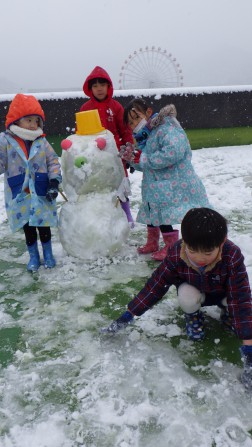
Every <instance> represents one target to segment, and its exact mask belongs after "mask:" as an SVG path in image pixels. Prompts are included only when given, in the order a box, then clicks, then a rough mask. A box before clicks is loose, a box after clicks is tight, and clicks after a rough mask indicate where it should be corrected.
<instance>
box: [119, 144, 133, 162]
mask: <svg viewBox="0 0 252 447" xmlns="http://www.w3.org/2000/svg"><path fill="white" fill-rule="evenodd" d="M135 149H136V148H135V145H134V144H131V143H126V146H121V150H120V156H121V158H122V159H123V160H125V161H128V162H131V161H132V159H133V157H134V151H135Z"/></svg>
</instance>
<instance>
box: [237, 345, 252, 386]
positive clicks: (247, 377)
mask: <svg viewBox="0 0 252 447" xmlns="http://www.w3.org/2000/svg"><path fill="white" fill-rule="evenodd" d="M240 352H241V357H242V361H243V363H244V365H243V372H242V374H241V382H242V384H243V385H244V387H245V388H246V390H248V391H249V392H250V393H252V346H248V345H243V346H241V347H240Z"/></svg>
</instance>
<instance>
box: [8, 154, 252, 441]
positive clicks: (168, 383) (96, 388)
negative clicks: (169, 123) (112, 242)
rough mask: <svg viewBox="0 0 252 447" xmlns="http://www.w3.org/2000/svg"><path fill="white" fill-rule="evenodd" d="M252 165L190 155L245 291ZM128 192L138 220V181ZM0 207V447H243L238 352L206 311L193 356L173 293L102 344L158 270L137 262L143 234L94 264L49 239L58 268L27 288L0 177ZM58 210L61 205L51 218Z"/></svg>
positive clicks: (251, 423)
mask: <svg viewBox="0 0 252 447" xmlns="http://www.w3.org/2000/svg"><path fill="white" fill-rule="evenodd" d="M251 155H252V146H239V147H224V148H211V149H201V150H198V151H194V152H193V164H194V166H195V169H196V172H197V173H198V175H200V177H201V178H202V180H203V182H204V184H205V187H206V189H207V192H208V195H209V199H210V201H211V203H212V205H213V206H214V207H215V208H216V209H217V210H218V211H219V212H221V213H222V214H223V215H224V216H225V217H226V218H227V219H228V220H229V238H230V239H232V240H234V241H235V243H237V244H238V245H239V246H240V247H241V249H242V251H243V253H244V255H245V261H246V265H247V268H248V273H249V276H250V280H251V282H252V248H251V247H252V241H251V238H252V223H251V217H252V195H251V189H250V188H246V185H245V183H244V180H243V179H244V177H245V176H247V175H249V174H250V173H252V156H251ZM130 180H131V185H132V191H133V196H132V198H131V202H132V205H133V212H134V215H135V216H136V213H137V210H138V207H139V202H140V200H141V197H140V185H141V174H139V173H136V172H135V173H134V174H132V175H131V176H130ZM0 197H1V200H0V211H1V214H0V216H1V217H0V220H1V226H0V236H1V237H0V278H1V283H0V323H1V329H0V337H1V341H0V347H1V354H0V355H2V359H4V358H5V357H4V356H5V354H6V356H7V357H6V358H7V360H6V362H5V363H4V365H3V366H2V367H1V368H0V446H1V447H14V446H15V447H31V446H34V447H77V446H78V447H130V446H133V447H156V446H159V447H167V446H169V447H192V446H194V447H195V446H200V447H203V446H204V447H212V446H215V447H232V446H238V445H240V446H244V447H248V446H252V438H251V434H249V431H250V432H251V430H252V419H251V404H252V398H251V396H247V394H246V392H245V391H244V389H243V387H242V385H241V384H240V383H239V380H238V379H237V376H238V374H239V372H240V370H241V363H239V354H238V353H237V351H238V343H237V340H236V339H235V337H233V336H232V335H231V336H230V335H228V334H227V333H226V332H224V330H223V329H222V328H221V326H220V324H219V322H218V321H215V320H216V319H218V315H217V311H216V310H215V309H212V314H211V312H210V315H212V317H213V319H211V320H210V321H209V327H212V329H213V331H214V334H212V335H210V333H209V334H208V335H207V340H206V341H204V342H203V343H201V344H196V345H195V344H193V343H192V342H190V341H188V340H187V339H186V337H185V334H184V331H183V322H182V317H181V315H180V313H179V310H178V307H177V302H176V297H175V293H174V291H173V290H171V292H170V293H169V294H168V296H167V297H166V298H164V299H163V300H162V302H161V303H159V305H157V306H156V307H155V308H153V309H152V310H150V311H149V312H147V313H145V314H144V315H143V316H142V317H141V318H139V319H137V320H136V322H135V324H134V325H133V326H131V327H129V328H127V329H126V330H125V331H122V332H121V333H119V334H117V335H116V336H112V337H110V336H106V335H102V336H101V335H100V333H99V328H101V327H102V326H104V325H107V324H108V323H109V322H110V321H111V320H112V318H114V317H117V316H118V315H119V314H120V313H121V312H122V310H124V308H125V305H126V303H127V302H128V301H129V300H130V299H131V298H132V296H133V295H134V294H135V293H136V292H137V291H138V290H139V289H140V287H142V285H143V284H144V282H145V280H146V278H147V277H148V276H149V275H150V274H151V272H152V271H153V269H154V267H155V265H156V264H154V263H153V262H150V257H149V256H142V257H141V256H138V255H137V253H136V244H138V243H142V242H143V241H144V239H145V228H144V227H143V226H141V225H136V227H135V229H134V230H133V231H131V233H130V237H129V241H128V244H127V245H126V246H125V247H124V249H123V251H122V252H121V253H119V254H118V255H117V256H115V257H114V258H113V259H108V258H100V259H98V260H96V261H93V262H92V263H91V262H90V263H88V262H87V263H83V261H79V260H77V259H75V258H73V257H70V256H67V254H66V253H64V250H63V248H62V246H61V244H60V242H59V238H58V234H57V230H55V229H54V230H53V249H54V253H55V255H56V259H57V267H56V268H55V269H53V270H51V271H45V270H44V269H43V267H41V268H40V271H39V276H38V278H37V279H34V278H32V276H31V275H30V274H28V273H27V272H26V263H27V260H28V256H27V254H26V252H25V243H24V236H23V234H22V232H20V233H16V234H14V235H13V234H11V233H10V230H9V227H8V223H7V221H6V214H5V210H4V200H3V176H2V177H0ZM63 203H64V202H63V199H62V197H59V199H58V205H59V209H60V207H61V206H63ZM177 228H179V226H178V227H177ZM104 237H106V230H105V231H104ZM8 331H9V332H8ZM209 332H210V331H209ZM8 334H9V337H10V338H9V339H8ZM15 336H16V338H17V344H15V343H14V342H13V340H14V339H15ZM4 340H7V341H8V340H10V342H9V343H10V345H9V346H8V345H6V346H5V345H4ZM11 340H12V342H11ZM6 343H7V342H6ZM11 343H12V344H11ZM222 346H223V347H224V348H225V349H226V350H227V351H230V352H231V353H233V356H234V361H233V362H232V361H226V360H225V352H224V351H223V349H224V348H223V349H222V348H221V347H222ZM12 348H13V349H14V355H13V357H12V358H11V349H12ZM204 349H205V353H204ZM208 350H209V352H210V354H209V355H208V353H207V352H206V351H208ZM5 351H6V352H5ZM230 352H229V354H230ZM8 356H9V357H8Z"/></svg>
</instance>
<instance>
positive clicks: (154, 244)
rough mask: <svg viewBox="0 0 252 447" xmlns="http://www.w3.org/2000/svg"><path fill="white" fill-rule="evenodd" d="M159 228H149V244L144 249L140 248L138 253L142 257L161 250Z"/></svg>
mask: <svg viewBox="0 0 252 447" xmlns="http://www.w3.org/2000/svg"><path fill="white" fill-rule="evenodd" d="M159 235H160V229H159V227H148V226H147V242H146V244H145V245H143V246H142V247H138V249H137V251H138V253H139V254H141V255H146V254H148V253H153V252H154V251H157V250H158V249H159Z"/></svg>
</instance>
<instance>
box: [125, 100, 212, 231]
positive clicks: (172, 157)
mask: <svg viewBox="0 0 252 447" xmlns="http://www.w3.org/2000/svg"><path fill="white" fill-rule="evenodd" d="M162 110H164V109H162ZM161 112H162V111H161ZM161 116H162V119H161V120H159V121H158V122H157V127H154V128H153V129H152V130H151V133H150V135H149V137H148V139H147V141H146V145H145V147H144V149H143V151H142V154H141V157H140V161H139V163H138V164H134V163H132V166H133V167H134V168H135V169H136V170H139V171H142V172H143V179H142V204H141V206H140V209H139V212H138V215H137V219H136V220H137V222H140V223H143V224H147V225H154V226H160V225H176V224H179V223H180V222H181V221H182V219H183V217H184V215H185V214H186V212H187V211H188V210H189V209H191V208H197V207H208V208H209V207H210V208H211V206H210V205H209V202H208V199H207V194H206V191H205V188H204V185H203V183H202V181H201V180H200V178H199V177H198V176H197V174H196V173H195V171H194V168H193V166H192V163H191V158H192V151H191V147H190V143H189V141H188V138H187V136H186V133H185V131H184V130H183V129H182V127H181V126H180V124H179V123H178V121H177V120H176V118H175V117H174V116H163V115H161ZM160 121H161V123H160Z"/></svg>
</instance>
